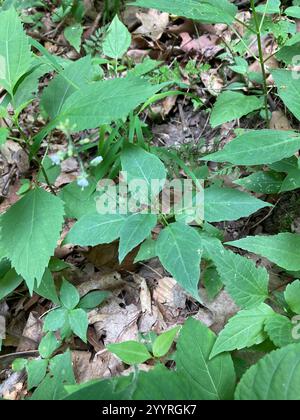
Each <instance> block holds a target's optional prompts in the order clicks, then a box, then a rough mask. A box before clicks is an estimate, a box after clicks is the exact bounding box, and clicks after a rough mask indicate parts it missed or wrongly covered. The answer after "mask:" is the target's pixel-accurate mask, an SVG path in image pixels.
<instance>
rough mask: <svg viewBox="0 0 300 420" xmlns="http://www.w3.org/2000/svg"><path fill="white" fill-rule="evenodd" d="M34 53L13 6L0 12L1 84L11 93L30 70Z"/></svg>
mask: <svg viewBox="0 0 300 420" xmlns="http://www.w3.org/2000/svg"><path fill="white" fill-rule="evenodd" d="M31 62H32V54H31V51H30V46H29V42H28V37H27V36H26V34H25V32H24V29H23V25H22V22H21V20H20V18H19V16H18V14H17V12H16V11H15V9H14V8H13V7H12V8H10V9H9V10H8V11H6V12H1V13H0V85H2V86H3V87H4V88H5V89H6V90H7V91H8V92H9V93H10V94H11V95H13V91H14V88H15V86H16V84H17V82H18V81H19V79H20V78H21V77H22V76H23V75H24V74H25V73H26V72H27V71H28V70H29V68H30V65H31Z"/></svg>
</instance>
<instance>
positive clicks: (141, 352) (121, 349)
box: [106, 341, 152, 365]
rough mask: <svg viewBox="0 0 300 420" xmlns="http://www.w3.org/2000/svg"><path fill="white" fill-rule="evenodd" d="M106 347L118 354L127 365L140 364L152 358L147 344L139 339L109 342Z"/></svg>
mask: <svg viewBox="0 0 300 420" xmlns="http://www.w3.org/2000/svg"><path fill="white" fill-rule="evenodd" d="M106 348H107V349H108V350H109V351H110V352H111V353H114V354H115V355H116V356H118V357H119V358H120V359H121V360H122V361H123V362H124V363H126V364H127V365H138V364H140V363H144V362H145V361H146V360H149V359H151V358H152V356H151V354H150V353H149V352H148V350H147V348H146V346H145V345H144V344H142V343H138V342H137V341H124V342H123V343H117V344H108V345H107V346H106Z"/></svg>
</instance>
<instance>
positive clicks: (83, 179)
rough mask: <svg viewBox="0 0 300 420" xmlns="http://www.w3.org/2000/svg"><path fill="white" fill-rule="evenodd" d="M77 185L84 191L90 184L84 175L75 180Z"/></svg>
mask: <svg viewBox="0 0 300 420" xmlns="http://www.w3.org/2000/svg"><path fill="white" fill-rule="evenodd" d="M77 185H78V186H79V187H81V188H82V189H83V190H84V189H85V188H87V187H88V186H89V185H90V183H89V181H88V179H87V178H86V177H85V176H84V175H82V176H81V177H79V178H77Z"/></svg>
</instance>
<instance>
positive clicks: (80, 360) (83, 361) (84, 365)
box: [72, 351, 107, 383]
mask: <svg viewBox="0 0 300 420" xmlns="http://www.w3.org/2000/svg"><path fill="white" fill-rule="evenodd" d="M72 363H73V369H74V375H75V378H76V381H77V382H78V383H84V382H87V381H91V380H92V379H97V378H102V377H103V375H104V373H105V371H106V368H107V366H106V364H104V363H103V360H101V358H100V357H95V358H94V359H92V360H91V354H90V353H89V352H87V351H72Z"/></svg>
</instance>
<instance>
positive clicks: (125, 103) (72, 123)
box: [57, 76, 162, 132]
mask: <svg viewBox="0 0 300 420" xmlns="http://www.w3.org/2000/svg"><path fill="white" fill-rule="evenodd" d="M161 87H162V86H160V85H156V86H153V85H151V84H150V83H149V82H148V81H146V80H144V79H140V78H136V77H133V76H127V77H126V78H123V79H122V78H116V79H113V80H104V81H101V82H95V83H92V84H91V85H87V86H85V87H84V88H82V89H81V90H79V91H77V92H75V93H73V94H72V95H71V96H69V97H68V99H67V100H66V101H65V102H64V104H63V106H62V108H61V112H60V115H59V117H58V118H57V122H58V123H60V122H61V123H63V124H65V123H67V124H68V126H69V127H70V128H72V131H74V132H78V131H83V130H86V129H92V128H97V127H99V126H101V125H104V124H110V123H111V122H112V121H116V120H119V119H122V118H126V117H127V115H128V114H129V113H130V112H131V111H133V110H134V109H135V108H136V107H137V106H138V105H140V104H141V103H143V102H145V101H146V100H147V99H148V98H150V97H151V96H153V95H154V94H155V93H156V92H157V91H159V90H160V89H161Z"/></svg>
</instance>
